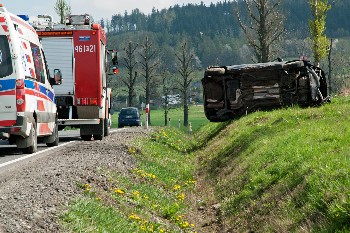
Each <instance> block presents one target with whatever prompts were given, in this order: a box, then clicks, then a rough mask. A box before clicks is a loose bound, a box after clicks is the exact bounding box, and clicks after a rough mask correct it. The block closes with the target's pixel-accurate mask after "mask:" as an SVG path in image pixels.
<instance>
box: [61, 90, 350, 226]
mask: <svg viewBox="0 0 350 233" xmlns="http://www.w3.org/2000/svg"><path fill="white" fill-rule="evenodd" d="M349 122H350V98H344V97H343V98H340V97H338V98H334V99H333V100H332V103H331V104H327V105H324V106H321V107H317V108H306V109H303V108H299V107H292V108H288V109H281V110H276V111H269V112H255V113H252V114H249V115H248V116H245V117H242V118H240V119H237V120H234V121H231V122H225V123H208V124H206V125H205V126H203V127H201V128H200V129H199V130H197V131H196V132H195V133H194V134H192V135H189V134H187V133H186V132H184V131H180V130H178V129H175V128H171V127H166V128H159V129H158V130H157V131H156V132H155V133H154V134H152V135H151V137H149V138H146V139H145V138H144V139H141V140H138V141H136V142H135V144H134V145H133V146H132V147H129V148H128V151H129V153H130V154H131V155H132V156H134V157H135V158H136V161H137V167H136V168H134V169H130V171H129V174H128V176H122V175H120V174H118V172H116V171H110V174H109V175H108V177H109V178H108V184H107V185H106V184H105V185H104V186H107V188H106V187H105V188H102V187H103V185H99V184H96V185H94V184H93V185H91V187H90V186H89V185H90V184H80V187H81V189H82V192H84V193H85V196H84V198H82V199H79V200H77V201H75V202H74V203H72V204H71V206H70V211H69V212H67V213H65V214H64V215H63V216H62V222H63V223H64V225H65V227H66V229H70V230H72V231H74V232H227V231H230V232H343V233H345V232H350V230H349V229H350V179H349V178H350V173H349V171H350V150H349V148H350V147H349V142H350V141H349V138H350V123H349ZM205 214H208V215H211V216H210V217H211V218H212V220H210V219H206V220H204V222H203V220H201V218H202V217H203V216H202V215H205ZM210 227H212V228H210Z"/></svg>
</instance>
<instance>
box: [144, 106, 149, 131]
mask: <svg viewBox="0 0 350 233" xmlns="http://www.w3.org/2000/svg"><path fill="white" fill-rule="evenodd" d="M145 112H146V114H145V117H146V118H145V126H146V129H148V113H149V104H146V108H145Z"/></svg>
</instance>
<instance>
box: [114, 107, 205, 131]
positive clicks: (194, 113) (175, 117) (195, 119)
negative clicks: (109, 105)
mask: <svg viewBox="0 0 350 233" xmlns="http://www.w3.org/2000/svg"><path fill="white" fill-rule="evenodd" d="M141 118H142V124H143V125H145V113H144V112H143V113H142V116H141ZM169 118H170V123H169V125H170V126H172V127H176V128H178V126H179V120H180V129H181V130H183V131H189V128H188V127H187V128H186V127H184V126H183V108H176V109H170V111H169V113H168V119H169ZM188 121H189V122H190V123H191V125H192V131H196V130H198V129H199V128H200V127H202V126H204V125H205V124H207V123H208V122H209V121H208V120H207V118H206V117H205V115H204V110H203V106H201V105H198V106H196V105H190V106H189V117H188ZM164 124H165V120H164V110H163V109H158V110H151V125H152V126H164ZM117 127H118V113H115V114H113V115H112V128H117Z"/></svg>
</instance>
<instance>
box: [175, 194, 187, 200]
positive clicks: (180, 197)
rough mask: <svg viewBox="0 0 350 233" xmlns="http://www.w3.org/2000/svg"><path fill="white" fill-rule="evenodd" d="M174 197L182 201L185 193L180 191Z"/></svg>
mask: <svg viewBox="0 0 350 233" xmlns="http://www.w3.org/2000/svg"><path fill="white" fill-rule="evenodd" d="M176 197H177V199H179V200H181V201H183V200H184V199H185V194H184V193H181V194H179V195H177V196H176Z"/></svg>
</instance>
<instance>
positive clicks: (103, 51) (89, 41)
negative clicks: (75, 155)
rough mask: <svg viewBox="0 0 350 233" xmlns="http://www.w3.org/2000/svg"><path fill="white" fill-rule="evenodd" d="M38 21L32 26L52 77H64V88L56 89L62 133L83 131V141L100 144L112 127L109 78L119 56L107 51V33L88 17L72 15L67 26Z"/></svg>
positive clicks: (45, 19) (47, 19)
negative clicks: (93, 141) (64, 131)
mask: <svg viewBox="0 0 350 233" xmlns="http://www.w3.org/2000/svg"><path fill="white" fill-rule="evenodd" d="M38 19H39V20H40V19H41V21H39V20H38V21H36V22H34V23H33V26H34V28H35V29H36V30H37V34H38V35H39V38H40V39H41V43H42V45H43V47H44V48H45V58H46V60H47V62H48V66H49V70H50V73H51V75H52V76H55V75H56V72H57V71H58V69H59V71H60V72H61V76H62V83H61V85H59V86H55V93H56V104H57V108H58V118H59V119H58V124H59V129H60V130H62V129H64V128H65V127H66V126H70V127H73V128H80V136H81V138H82V139H83V140H85V141H88V140H91V139H92V138H94V139H96V140H101V139H102V138H103V137H104V136H107V135H108V134H109V129H110V124H111V120H110V111H109V110H110V107H111V89H110V88H109V87H108V83H107V76H108V72H109V69H110V67H111V66H114V67H113V69H114V70H113V71H114V73H116V67H115V66H116V65H117V61H116V53H115V52H109V51H108V50H107V48H106V34H105V31H104V29H103V28H102V27H101V25H99V24H96V23H93V21H92V18H91V17H90V16H89V15H88V14H84V15H70V16H68V17H67V18H66V22H65V23H64V24H57V23H53V22H52V18H51V16H48V15H39V16H38ZM109 60H110V61H111V62H108V61H109ZM110 63H112V64H110ZM51 67H55V68H57V69H55V70H53V69H50V68H51Z"/></svg>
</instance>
